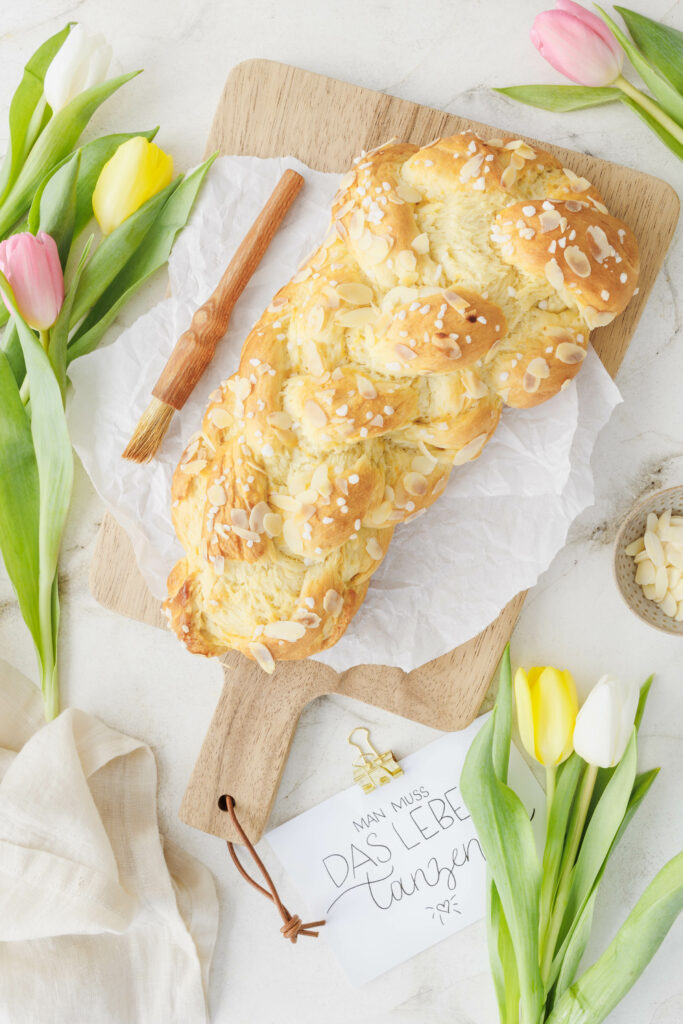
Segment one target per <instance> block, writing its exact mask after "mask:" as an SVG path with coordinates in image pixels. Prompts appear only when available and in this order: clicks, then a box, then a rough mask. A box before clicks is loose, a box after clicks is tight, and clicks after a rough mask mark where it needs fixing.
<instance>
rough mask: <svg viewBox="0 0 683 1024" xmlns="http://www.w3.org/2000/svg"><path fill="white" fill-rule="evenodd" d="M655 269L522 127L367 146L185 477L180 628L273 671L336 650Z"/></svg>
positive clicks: (194, 644) (183, 464)
mask: <svg viewBox="0 0 683 1024" xmlns="http://www.w3.org/2000/svg"><path fill="white" fill-rule="evenodd" d="M637 276H638V251H637V245H636V242H635V239H634V237H633V235H632V233H631V232H630V230H629V229H628V228H627V227H626V226H625V225H624V224H622V223H621V222H620V221H618V220H617V219H615V218H614V217H612V216H610V214H609V213H608V212H607V210H606V208H605V206H604V205H603V203H602V200H601V197H600V195H599V194H598V192H597V191H596V190H595V188H593V186H592V185H591V184H590V183H589V182H588V181H586V180H585V179H584V178H579V177H577V176H576V175H575V174H573V173H572V172H571V171H570V170H567V169H566V168H562V167H561V165H560V164H559V163H558V161H557V160H556V159H555V158H554V157H552V156H551V155H550V154H548V153H545V152H542V151H540V150H534V149H532V148H530V146H528V145H527V144H526V143H524V142H522V141H521V140H520V139H507V140H502V139H489V140H488V141H484V140H483V139H481V138H479V137H478V136H477V135H475V134H474V133H473V132H471V131H466V132H463V133H462V134H459V135H456V136H454V137H452V138H444V139H437V140H436V141H435V142H433V143H431V144H430V145H428V146H424V147H423V148H421V149H420V148H418V147H417V146H412V145H393V144H387V145H384V146H380V147H379V148H378V149H376V150H374V151H373V152H371V153H367V154H365V153H364V154H363V155H362V156H361V157H360V158H359V159H358V160H357V161H356V162H355V166H354V169H353V170H352V171H350V172H349V173H348V174H346V175H345V176H344V177H343V179H342V181H341V185H340V189H339V191H338V193H337V195H336V197H335V199H334V204H333V208H332V223H331V229H330V231H329V234H328V235H327V237H326V239H325V241H324V242H323V243H322V245H321V246H320V248H319V249H317V250H316V251H315V252H314V253H313V254H312V255H311V256H310V258H309V259H307V260H306V261H305V262H304V264H303V265H302V266H301V268H300V269H299V271H298V273H297V274H295V276H294V277H293V278H292V280H291V282H290V283H289V284H288V285H286V286H285V287H284V288H282V289H281V290H280V291H279V292H278V294H277V295H276V296H275V298H274V299H273V301H272V303H271V305H270V306H269V307H268V309H267V310H266V312H265V313H264V314H263V316H262V317H261V319H260V320H259V321H258V322H257V323H256V324H255V326H254V328H253V329H252V331H251V333H250V334H249V336H248V337H247V339H246V341H245V344H244V348H243V350H242V355H241V360H240V366H239V370H238V371H237V373H235V374H234V375H233V376H232V377H231V378H230V379H229V380H227V381H225V382H224V383H223V384H222V386H221V388H220V390H219V391H217V392H214V394H213V395H212V400H211V404H210V405H209V407H208V409H207V412H206V415H205V416H204V421H203V425H202V430H201V433H199V434H197V435H195V437H194V438H193V439H191V441H190V443H189V444H188V446H187V448H186V449H185V452H184V454H183V456H182V458H181V461H180V463H179V465H178V468H177V469H176V472H175V475H174V478H173V488H172V497H173V501H172V504H173V509H172V512H173V521H174V525H175V529H176V532H177V535H178V537H179V539H180V541H181V543H182V545H183V547H184V548H185V550H186V553H187V554H186V557H185V558H184V559H182V561H180V562H178V563H177V565H176V566H175V567H174V569H173V570H172V572H171V574H170V576H169V581H168V590H169V596H168V599H167V601H166V602H165V605H164V608H165V611H166V614H167V616H168V618H169V621H170V624H171V627H172V628H173V629H174V630H175V632H176V633H177V634H178V636H179V638H180V639H181V640H182V641H183V642H184V643H185V644H186V646H187V647H188V648H189V650H191V651H195V652H198V653H201V654H206V655H216V654H221V653H223V652H224V651H225V650H226V649H227V648H233V649H237V650H240V651H242V652H243V653H244V654H246V655H247V657H250V658H254V659H255V660H256V661H258V663H259V664H260V665H261V666H262V667H263V668H264V669H265V670H266V671H272V670H273V667H274V662H275V660H277V659H291V658H303V657H306V656H308V655H310V654H315V653H316V652H317V651H321V650H323V649H324V648H326V647H329V646H331V645H332V644H334V643H335V642H336V641H337V640H338V639H339V638H340V636H341V635H342V634H343V632H344V630H345V629H346V627H347V626H348V624H349V622H350V620H351V618H352V616H353V615H354V614H355V612H356V611H357V609H358V608H359V606H360V604H361V602H362V601H363V598H364V596H365V593H366V591H367V588H368V584H369V580H370V577H371V575H372V573H373V572H374V571H375V569H377V567H378V566H379V564H380V562H381V561H382V559H383V558H384V555H385V553H386V551H387V548H388V546H389V542H390V540H391V537H392V534H393V531H394V528H395V527H396V525H397V524H398V523H403V522H410V520H411V519H414V518H415V517H416V516H418V515H420V514H421V513H423V512H424V511H425V509H426V508H427V507H428V506H429V505H431V504H432V502H433V501H434V500H435V499H436V498H437V497H438V496H439V494H441V493H442V491H443V490H444V488H445V486H446V483H447V480H448V476H449V474H450V472H451V468H452V466H453V465H456V466H457V465H461V464H462V463H465V462H467V461H469V460H471V459H475V458H476V457H477V456H478V455H479V454H480V452H481V451H482V449H483V447H484V445H485V444H486V442H487V441H488V439H489V438H490V437H491V435H492V434H493V432H494V430H495V429H496V425H497V423H498V420H499V417H500V414H501V409H502V407H503V405H509V406H513V407H516V408H528V407H530V406H534V405H537V404H539V403H540V402H544V401H546V399H548V398H550V397H551V396H552V395H554V394H556V393H557V392H558V391H559V390H561V389H562V388H564V387H566V386H567V385H568V384H569V383H570V381H571V380H572V378H573V377H574V376H575V374H576V373H577V372H578V370H579V368H580V366H581V362H582V360H583V359H584V356H585V354H586V345H587V341H588V332H589V331H590V330H591V328H593V327H598V326H600V325H602V324H607V323H609V321H610V320H612V319H613V318H614V316H615V315H616V314H617V313H619V312H621V310H623V309H624V307H625V306H626V304H627V302H628V300H629V299H630V297H631V295H632V294H633V291H634V288H635V286H636V281H637ZM417 570H418V566H417V565H416V571H417Z"/></svg>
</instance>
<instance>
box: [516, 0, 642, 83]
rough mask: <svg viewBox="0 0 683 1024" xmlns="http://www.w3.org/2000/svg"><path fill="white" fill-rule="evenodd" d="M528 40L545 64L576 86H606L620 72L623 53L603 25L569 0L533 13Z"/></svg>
mask: <svg viewBox="0 0 683 1024" xmlns="http://www.w3.org/2000/svg"><path fill="white" fill-rule="evenodd" d="M531 42H532V43H533V44H534V46H535V47H536V49H537V50H538V52H539V53H540V54H541V56H542V57H545V59H546V60H547V61H548V63H549V64H552V66H553V67H554V68H555V70H556V71H559V72H560V73H561V74H563V75H565V76H566V77H567V78H571V80H572V81H573V82H578V83H579V84H580V85H610V83H611V82H613V81H614V79H615V78H618V77H619V75H620V74H621V68H622V65H623V63H624V53H623V51H622V49H621V47H620V46H619V43H618V42H617V41H616V39H615V38H614V36H613V35H612V33H611V32H610V30H609V29H608V27H607V25H605V23H604V21H602V19H600V18H598V16H597V14H592V13H591V12H590V11H587V10H586V9H585V8H584V7H582V6H581V5H580V4H575V3H573V0H556V9H555V10H554V11H543V13H542V14H539V15H537V17H536V19H535V21H534V24H533V27H532V29H531Z"/></svg>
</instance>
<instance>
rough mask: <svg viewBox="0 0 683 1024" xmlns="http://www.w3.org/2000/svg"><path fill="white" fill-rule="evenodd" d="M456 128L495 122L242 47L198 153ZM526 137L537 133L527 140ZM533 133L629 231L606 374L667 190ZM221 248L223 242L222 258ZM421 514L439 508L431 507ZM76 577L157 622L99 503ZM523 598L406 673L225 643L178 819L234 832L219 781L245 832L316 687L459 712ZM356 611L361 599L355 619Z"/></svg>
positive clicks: (258, 815)
mask: <svg viewBox="0 0 683 1024" xmlns="http://www.w3.org/2000/svg"><path fill="white" fill-rule="evenodd" d="M518 123H519V127H520V128H521V127H522V126H523V124H524V109H523V108H522V107H520V109H519V119H518ZM465 128H474V129H475V130H476V131H477V132H479V133H480V134H481V135H482V136H484V137H486V136H489V137H493V136H497V135H501V134H508V133H502V132H500V131H499V130H497V129H494V128H492V127H490V126H487V125H482V124H478V123H476V122H473V121H468V120H466V119H464V118H461V117H456V116H455V115H453V114H446V113H444V112H443V111H440V110H433V109H431V108H429V107H422V106H419V105H418V104H416V103H409V102H408V101H406V100H400V99H396V98H395V97H393V96H386V95H384V94H383V93H379V92H373V91H372V90H370V89H362V88H360V87H358V86H355V85H349V84H348V83H346V82H339V81H336V80H335V79H332V78H324V77H322V76H321V75H315V74H312V73H311V72H308V71H302V70H301V69H299V68H294V67H290V66H288V65H285V64H276V63H273V62H271V61H265V60H252V61H247V62H246V63H244V64H240V65H238V66H237V67H236V68H235V69H234V70H233V71H232V72H231V73H230V75H229V77H228V80H227V82H226V84H225V88H224V90H223V95H222V97H221V101H220V103H219V105H218V110H217V111H216V115H215V118H214V121H213V125H212V127H211V132H210V135H209V139H208V144H207V152H213V151H214V150H216V149H218V150H219V151H220V152H221V153H225V154H228V153H234V154H249V155H252V156H260V157H272V156H286V155H292V156H295V157H298V158H299V159H300V160H302V161H304V163H306V164H308V165H309V166H310V167H313V168H316V169H317V170H320V171H339V172H342V171H345V170H346V169H347V168H348V167H349V166H350V165H351V160H352V158H353V157H354V156H356V155H357V154H358V153H359V152H360V150H361V149H370V148H372V147H373V146H376V145H378V144H379V143H381V142H384V141H386V140H387V139H389V138H392V137H394V136H395V137H396V138H397V139H400V140H402V141H406V142H412V143H417V144H419V145H424V144H425V143H427V142H429V141H431V140H432V139H434V138H436V137H437V136H441V135H451V134H453V133H455V132H458V131H462V130H463V129H465ZM528 141H529V142H530V143H531V144H532V145H535V144H539V143H537V140H535V139H528ZM540 145H541V146H542V147H544V148H546V149H548V150H550V152H551V153H554V154H555V155H556V156H558V157H559V159H560V160H561V161H562V163H563V165H564V166H567V167H570V168H571V169H572V170H574V171H575V172H576V173H578V174H580V175H583V176H585V177H587V178H589V179H590V180H591V181H592V182H593V183H594V184H595V185H596V186H597V188H598V189H599V191H600V192H601V193H602V194H603V195H604V197H605V201H606V203H607V205H608V207H609V209H610V211H611V212H612V213H614V214H616V215H617V216H619V217H621V218H622V219H623V220H624V221H626V222H627V223H628V224H629V225H630V226H631V227H632V229H633V230H634V232H635V234H636V237H637V239H638V244H639V246H640V254H641V277H640V282H639V284H640V291H639V294H638V295H636V296H635V297H634V298H633V300H632V301H631V303H630V305H629V307H628V309H627V310H626V312H625V313H624V314H622V315H621V316H620V317H618V318H617V320H615V321H614V322H613V323H612V324H610V325H609V326H608V327H604V328H602V329H600V330H598V331H595V332H594V334H593V335H592V341H593V344H594V346H595V348H596V349H597V351H598V353H599V355H600V357H601V359H602V361H603V363H604V364H605V366H606V368H607V370H608V371H609V372H610V373H611V374H612V375H614V374H615V373H616V371H617V369H618V368H619V365H620V363H621V361H622V359H623V357H624V354H625V352H626V349H627V347H628V344H629V342H630V340H631V337H632V335H633V331H634V329H635V326H636V323H637V322H638V319H639V318H640V315H641V313H642V312H643V308H644V306H645V302H646V300H647V297H648V295H649V293H650V290H651V288H652V284H653V282H654V279H655V277H656V275H657V272H658V270H659V268H660V266H661V264H662V261H663V259H664V255H665V253H666V250H667V247H668V245H669V242H670V240H671V237H672V235H673V231H674V227H675V224H676V221H677V218H678V209H679V203H678V198H677V196H676V193H675V192H674V191H673V189H672V188H670V186H669V185H667V184H665V182H663V181H660V180H658V179H657V178H652V177H650V176H648V175H646V174H641V173H639V172H638V171H632V170H629V169H628V168H626V167H620V166H618V165H616V164H611V163H607V162H606V161H604V160H597V159H595V158H594V157H591V156H586V155H585V154H583V153H576V152H572V151H569V150H564V149H559V148H558V147H556V146H552V145H550V144H548V143H545V142H541V143H540ZM231 255H232V254H231V253H226V254H225V259H226V263H227V262H228V259H229V257H230V256H231ZM292 270H294V268H292ZM208 372H209V373H210V372H211V370H210V369H209V371H208ZM431 514H432V515H438V514H439V512H438V506H437V507H436V509H435V510H433V511H432V513H431ZM389 558H391V553H390V554H389ZM417 568H418V567H417V566H416V571H417ZM90 586H91V590H92V593H93V595H94V596H95V598H96V599H97V600H98V601H99V602H100V603H101V604H103V605H104V606H105V607H107V608H111V609H112V610H114V611H117V612H120V613H121V614H123V615H128V616H130V617H132V618H135V619H139V620H141V621H143V622H147V623H150V624H151V625H155V626H163V625H165V620H164V619H163V618H162V616H161V614H160V606H159V602H158V601H156V600H155V599H154V598H153V597H152V596H151V594H150V593H149V591H148V590H147V588H146V586H145V583H144V581H143V579H142V577H141V575H140V573H139V571H138V569H137V566H136V564H135V559H134V557H133V552H132V548H131V545H130V542H129V541H128V538H127V536H126V535H125V533H124V532H123V531H122V529H121V528H120V527H119V526H118V525H117V524H116V522H115V521H114V520H113V519H112V518H111V517H110V516H107V517H106V519H105V521H104V523H103V525H102V529H101V531H100V535H99V538H98V542H97V547H96V551H95V556H94V559H93V563H92V568H91V574H90ZM523 601H524V594H519V595H518V596H517V597H516V598H514V600H512V601H511V602H510V603H509V604H508V605H507V606H506V608H505V609H504V610H503V611H502V613H501V614H500V615H499V617H498V618H497V619H496V621H495V622H493V623H491V625H490V626H488V628H487V629H485V630H484V631H483V632H482V633H480V634H479V635H478V636H476V637H475V638H474V639H472V640H470V641H469V642H468V643H466V644H463V645H462V646H460V647H458V648H456V649H455V650H453V651H451V652H450V653H448V654H445V655H443V656H442V657H440V658H437V659H436V660H434V661H431V662H429V663H428V664H426V665H423V666H421V667H420V668H418V669H415V670H414V671H413V672H409V673H404V672H402V671H401V670H400V669H396V668H387V667H382V666H376V665H361V666H357V667H356V668H352V669H350V670H349V671H347V672H344V673H341V674H339V673H337V672H335V671H333V670H332V669H330V668H328V667H326V666H324V665H321V664H319V663H318V662H315V661H310V660H309V661H305V662H281V663H279V664H278V666H277V669H276V671H275V674H274V675H273V676H270V677H269V676H266V675H265V674H264V673H263V672H262V671H261V670H260V669H259V668H258V667H257V666H256V665H254V664H253V663H252V662H248V661H247V660H246V659H245V658H243V657H242V656H241V655H236V654H234V653H233V654H230V655H228V656H226V657H225V658H224V659H223V662H224V665H225V685H224V688H223V692H222V695H221V698H220V700H219V703H218V707H217V708H216V711H215V714H214V717H213V719H212V722H211V725H210V726H209V731H208V734H207V737H206V740H205V742H204V744H203V746H202V749H201V753H200V755H199V759H198V761H197V764H196V766H195V769H194V772H193V774H192V778H191V780H190V783H189V786H188V789H187V792H186V793H185V796H184V799H183V802H182V806H181V809H180V816H181V818H182V819H183V821H185V822H187V824H189V825H193V826H195V827H196V828H199V829H202V830H204V831H205V832H210V833H212V834H214V835H217V836H221V837H222V838H224V839H235V838H236V836H235V835H234V834H233V830H232V827H231V824H230V820H229V817H228V815H227V814H225V813H224V812H223V811H222V810H221V808H220V805H219V801H220V798H221V797H222V796H224V795H225V794H228V793H230V794H231V795H232V796H233V797H234V799H235V803H236V807H237V812H238V815H239V817H240V819H241V822H242V824H243V826H244V828H245V830H246V832H247V834H248V835H249V837H250V838H251V839H252V841H256V840H257V839H258V838H259V837H260V836H261V834H262V832H263V830H264V828H265V825H266V822H267V820H268V815H269V813H270V809H271V807H272V804H273V801H274V799H275V794H276V792H277V787H278V784H279V781H280V777H281V775H282V771H283V768H284V765H285V760H286V758H287V753H288V751H289V748H290V745H291V742H292V739H293V736H294V730H295V728H296V724H297V722H298V720H299V716H300V714H301V712H302V710H303V708H304V707H305V706H306V704H308V703H309V702H310V701H311V700H313V699H314V698H316V697H318V696H321V695H323V694H327V693H340V694H345V695H347V696H349V697H355V698H357V699H358V700H361V701H365V702H366V703H369V704H374V705H376V706H377V707H381V708H385V709H387V710H389V711H392V712H394V713H395V714H399V715H403V716H404V717H406V718H410V719H414V720H415V721H418V722H423V723H424V724H426V725H430V726H433V727H436V728H439V729H445V730H454V729H461V728H463V727H464V726H466V725H468V724H469V722H470V721H471V720H472V719H473V718H474V716H475V715H476V713H477V711H478V709H479V707H480V705H481V702H482V699H483V697H484V694H485V692H486V689H487V687H488V685H489V682H490V680H491V677H492V675H493V672H494V670H495V668H496V665H497V663H498V660H499V658H500V655H501V653H502V651H503V648H504V646H505V644H506V642H507V640H508V639H509V637H510V634H511V632H512V629H513V627H514V624H515V622H516V620H517V617H518V615H519V612H520V610H521V607H522V603H523ZM362 617H363V611H362V609H361V610H360V612H359V620H360V622H361V623H362ZM397 628H400V623H397Z"/></svg>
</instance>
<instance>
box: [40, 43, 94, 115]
mask: <svg viewBox="0 0 683 1024" xmlns="http://www.w3.org/2000/svg"><path fill="white" fill-rule="evenodd" d="M110 61H111V46H109V45H108V43H107V41H106V40H105V38H104V36H103V35H101V34H99V33H98V35H95V36H88V35H86V33H85V31H84V29H83V27H82V26H81V25H74V26H73V28H72V29H71V31H70V32H69V34H68V36H67V37H66V39H65V40H64V42H63V43H62V45H61V46H60V48H59V50H57V53H56V54H55V56H54V57H53V58H52V61H51V63H50V66H49V67H48V69H47V71H46V73H45V81H44V83H43V89H44V92H45V99H46V100H47V102H48V103H49V105H50V107H51V108H52V111H53V113H55V114H56V113H57V111H58V110H61V109H62V107H65V106H66V105H67V103H70V102H71V100H72V99H74V98H75V97H76V96H78V95H79V93H82V92H85V90H86V89H90V88H91V86H93V85H98V84H99V83H100V82H103V81H104V77H105V75H106V73H107V69H108V68H109V62H110Z"/></svg>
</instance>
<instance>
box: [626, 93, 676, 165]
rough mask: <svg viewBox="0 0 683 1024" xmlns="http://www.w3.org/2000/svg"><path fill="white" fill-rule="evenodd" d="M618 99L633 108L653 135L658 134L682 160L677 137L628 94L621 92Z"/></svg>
mask: <svg viewBox="0 0 683 1024" xmlns="http://www.w3.org/2000/svg"><path fill="white" fill-rule="evenodd" d="M620 99H621V102H622V103H624V104H625V105H626V106H627V107H630V108H631V110H633V111H634V112H635V113H636V114H637V115H638V117H639V118H641V120H643V121H644V122H645V124H646V125H647V126H648V128H650V129H651V130H652V131H653V132H654V133H655V135H657V136H659V138H660V139H661V140H662V142H663V143H664V145H665V146H668V148H669V149H670V150H671V152H672V153H674V154H675V155H676V156H677V157H678V159H679V160H683V145H681V143H680V142H679V141H678V139H675V138H674V137H673V135H672V134H671V132H668V131H667V130H666V128H665V127H664V126H663V125H661V124H660V123H659V121H657V120H656V119H655V118H654V117H653V116H652V114H648V112H647V110H644V109H643V107H641V105H640V104H639V103H636V101H635V100H633V99H631V97H630V96H626V95H623V94H622V96H621V97H620Z"/></svg>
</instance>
